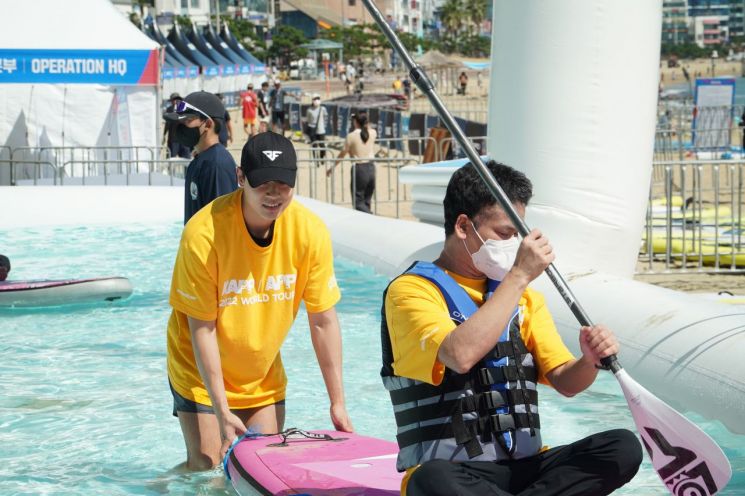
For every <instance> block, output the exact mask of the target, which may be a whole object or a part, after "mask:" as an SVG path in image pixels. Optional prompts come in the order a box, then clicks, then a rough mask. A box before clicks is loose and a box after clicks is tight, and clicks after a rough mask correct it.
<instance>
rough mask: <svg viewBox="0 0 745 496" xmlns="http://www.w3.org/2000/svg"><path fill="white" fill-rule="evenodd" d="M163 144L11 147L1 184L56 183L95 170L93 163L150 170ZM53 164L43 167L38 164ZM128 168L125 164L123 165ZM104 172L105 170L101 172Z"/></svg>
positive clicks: (139, 170) (90, 173)
mask: <svg viewBox="0 0 745 496" xmlns="http://www.w3.org/2000/svg"><path fill="white" fill-rule="evenodd" d="M161 153H162V149H161V148H160V147H145V146H87V147H77V146H58V147H44V146H42V147H29V146H24V147H16V148H13V149H11V150H10V151H9V153H8V155H9V158H8V161H9V162H10V165H11V166H10V168H9V175H6V176H2V175H0V184H6V185H8V184H10V185H13V184H19V183H20V182H22V181H34V184H38V183H39V182H44V183H49V182H50V181H51V182H52V183H53V184H56V182H55V181H57V180H61V181H64V178H81V177H86V176H91V175H97V174H93V171H92V170H91V168H92V166H93V165H92V164H97V166H98V167H99V168H100V167H101V166H100V164H105V163H118V164H125V163H129V165H128V166H127V169H128V170H130V171H132V170H134V171H135V172H148V171H150V170H151V168H152V167H151V165H149V164H153V163H154V162H157V161H158V160H159V159H160V157H161ZM39 163H43V164H51V165H52V167H51V168H47V167H44V168H39V167H35V165H34V164H39ZM122 170H124V167H122ZM98 174H99V175H100V174H103V172H102V171H100V172H99V173H98Z"/></svg>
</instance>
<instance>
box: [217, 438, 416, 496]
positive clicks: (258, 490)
mask: <svg viewBox="0 0 745 496" xmlns="http://www.w3.org/2000/svg"><path fill="white" fill-rule="evenodd" d="M302 432H303V431H297V432H296V433H293V434H292V435H290V436H289V437H287V439H286V440H284V441H283V439H284V437H283V436H282V435H273V436H266V437H264V436H262V437H254V438H250V437H247V438H244V439H242V440H241V441H240V442H239V443H237V444H236V445H235V446H234V447H233V449H232V452H231V453H230V454H229V455H228V460H227V471H228V474H229V476H230V479H231V482H232V483H233V487H234V488H235V490H236V491H237V492H238V494H241V495H253V494H267V495H275V496H276V495H281V496H289V495H299V494H308V495H313V496H320V495H327V496H352V495H355V496H358V495H359V496H383V495H389V496H390V495H398V494H399V492H400V489H401V478H402V477H403V474H401V473H398V472H397V471H396V456H397V454H398V446H397V445H396V443H392V442H389V441H384V440H382V439H376V438H372V437H366V436H360V435H358V434H350V433H346V432H336V431H312V432H310V435H313V436H318V437H321V436H325V439H315V438H308V437H307V436H305V435H303V434H300V433H302Z"/></svg>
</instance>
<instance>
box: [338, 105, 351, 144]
mask: <svg viewBox="0 0 745 496" xmlns="http://www.w3.org/2000/svg"><path fill="white" fill-rule="evenodd" d="M336 134H337V136H339V137H340V138H346V137H347V134H349V107H346V106H342V105H339V111H338V113H337V114H336Z"/></svg>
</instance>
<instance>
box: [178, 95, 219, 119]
mask: <svg viewBox="0 0 745 496" xmlns="http://www.w3.org/2000/svg"><path fill="white" fill-rule="evenodd" d="M189 110H193V111H195V112H197V113H200V114H202V115H203V116H205V117H206V118H207V119H211V117H210V116H209V115H207V113H206V112H205V111H203V110H200V109H198V108H197V107H195V106H194V105H192V104H191V103H189V102H187V101H186V100H181V101H180V102H178V103H177V104H176V113H177V114H183V113H184V112H187V111H189Z"/></svg>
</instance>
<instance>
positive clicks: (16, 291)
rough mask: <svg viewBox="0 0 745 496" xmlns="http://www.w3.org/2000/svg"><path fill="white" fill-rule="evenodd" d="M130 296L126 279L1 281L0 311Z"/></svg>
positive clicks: (129, 285)
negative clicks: (11, 308) (8, 308)
mask: <svg viewBox="0 0 745 496" xmlns="http://www.w3.org/2000/svg"><path fill="white" fill-rule="evenodd" d="M131 294H132V284H130V282H129V279H127V278H125V277H102V278H97V279H64V280H57V281H46V280H42V281H5V282H0V308H7V307H51V306H58V305H69V304H73V303H94V302H103V301H114V300H119V299H122V298H126V297H128V296H129V295H131Z"/></svg>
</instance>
